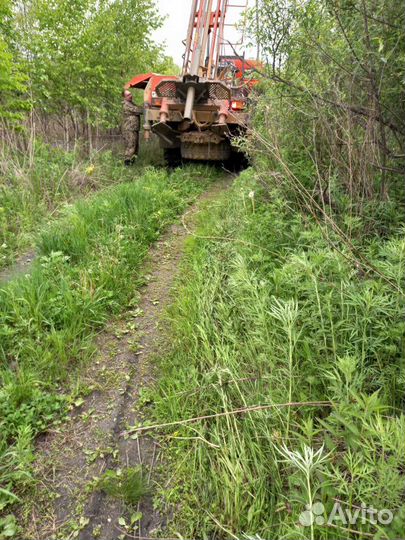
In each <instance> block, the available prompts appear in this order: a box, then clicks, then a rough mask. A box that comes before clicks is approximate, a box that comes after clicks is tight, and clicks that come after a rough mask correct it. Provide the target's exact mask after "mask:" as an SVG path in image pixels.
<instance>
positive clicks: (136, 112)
mask: <svg viewBox="0 0 405 540" xmlns="http://www.w3.org/2000/svg"><path fill="white" fill-rule="evenodd" d="M123 98H124V102H123V112H124V121H123V125H122V134H123V137H124V141H125V165H132V163H133V162H134V160H135V159H136V158H137V157H138V151H139V131H140V128H141V120H140V116H141V114H142V109H140V108H139V107H137V106H136V105H135V104H134V103H133V102H132V94H131V92H130V91H129V90H125V91H124V92H123Z"/></svg>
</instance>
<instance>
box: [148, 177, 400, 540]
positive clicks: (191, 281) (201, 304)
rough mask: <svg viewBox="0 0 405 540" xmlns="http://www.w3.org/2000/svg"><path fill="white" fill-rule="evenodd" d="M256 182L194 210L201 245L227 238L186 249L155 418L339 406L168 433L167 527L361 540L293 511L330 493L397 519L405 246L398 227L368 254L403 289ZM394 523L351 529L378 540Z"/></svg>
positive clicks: (242, 183)
mask: <svg viewBox="0 0 405 540" xmlns="http://www.w3.org/2000/svg"><path fill="white" fill-rule="evenodd" d="M262 186H263V184H262V183H261V182H260V183H259V182H258V181H257V177H256V176H255V174H254V173H253V171H247V172H245V173H244V174H243V175H242V178H241V179H240V180H239V181H237V182H236V184H235V186H234V187H233V189H232V191H231V193H230V195H229V196H228V197H226V198H224V200H223V201H222V203H221V204H219V205H217V207H216V208H213V207H210V208H209V210H208V211H206V212H204V213H203V214H202V215H201V216H200V221H199V223H200V228H199V231H198V234H199V235H202V236H203V237H209V238H213V239H215V238H216V237H217V238H221V239H223V238H228V239H229V240H228V241H226V242H224V241H223V240H221V241H220V240H218V241H215V240H213V241H211V242H209V241H208V242H207V241H204V240H199V239H198V237H197V239H193V240H192V241H190V244H189V252H188V258H187V261H186V263H185V267H184V271H183V276H184V277H183V278H182V279H181V280H180V283H179V288H178V292H177V298H178V301H177V302H176V304H175V305H174V306H173V308H172V310H171V313H170V319H171V321H172V326H171V335H173V336H174V338H173V348H172V351H171V353H170V354H169V355H167V356H164V357H163V358H162V361H161V370H162V377H161V379H160V381H159V385H157V386H156V390H155V395H154V396H153V401H154V402H155V415H156V420H157V422H158V423H163V422H175V421H177V420H180V419H186V418H195V417H201V416H205V415H212V414H216V413H223V412H229V411H233V410H238V409H241V408H244V407H249V406H255V405H274V404H283V403H286V402H300V403H306V402H313V401H315V402H321V401H324V400H327V401H329V400H330V402H331V403H333V405H332V406H321V404H319V406H315V407H307V406H305V405H302V406H300V407H277V406H276V407H274V408H273V409H269V410H267V411H266V410H264V411H259V412H254V413H245V414H239V415H232V416H226V417H218V418H214V419H211V420H201V421H199V422H195V423H193V424H192V425H189V426H178V425H177V426H174V427H173V428H168V430H167V431H168V433H170V441H171V442H170V446H169V455H170V458H171V459H173V460H174V464H173V466H172V470H173V471H174V473H173V474H174V475H175V476H174V479H173V482H172V483H171V486H169V488H168V490H167V492H166V493H165V497H166V498H167V499H168V500H169V502H170V503H173V504H174V505H177V504H180V508H181V511H180V512H178V513H176V515H175V517H174V522H173V524H172V525H171V528H172V531H177V532H178V533H180V534H182V535H184V536H185V537H196V536H198V537H199V538H212V537H213V536H216V535H218V536H219V537H222V536H224V537H227V538H228V537H231V536H232V537H233V536H237V537H243V535H244V534H246V535H247V536H252V537H253V536H254V535H259V537H261V538H270V537H271V538H289V539H291V540H292V539H294V540H296V539H297V538H310V537H312V538H316V539H317V540H324V539H325V540H329V539H332V538H336V532H338V533H339V534H343V535H344V537H345V538H352V537H353V538H357V533H353V534H352V535H351V533H350V532H348V531H347V530H339V529H332V528H328V527H322V526H320V525H318V524H314V525H313V527H312V529H311V527H309V528H308V529H303V528H302V527H301V526H300V525H299V516H300V514H301V513H302V512H303V511H304V510H305V506H306V505H307V504H311V503H312V502H315V501H322V503H323V504H324V506H325V509H326V513H328V512H330V511H331V510H332V507H333V504H334V499H339V500H342V501H343V503H344V504H345V505H347V507H348V508H351V509H354V508H355V507H356V506H360V505H361V503H364V504H366V505H367V506H373V507H376V508H379V509H382V508H389V509H391V510H392V511H393V512H394V513H395V514H396V515H398V516H399V515H400V508H401V506H402V500H401V494H403V490H404V488H405V481H404V477H403V467H404V456H405V452H404V443H403V440H405V437H404V430H405V417H404V416H403V415H401V414H400V411H401V410H402V408H403V405H404V382H405V377H404V369H403V368H404V366H403V363H402V362H401V359H403V357H404V335H405V325H404V320H403V309H404V300H403V296H399V295H398V292H397V290H396V289H395V285H397V286H398V287H403V286H404V278H405V274H404V265H403V260H404V255H405V242H404V239H403V236H402V235H400V234H397V233H395V234H393V235H392V236H391V238H390V239H389V240H381V239H378V240H376V241H375V242H374V243H373V246H372V249H371V248H370V249H369V252H368V256H369V257H370V260H371V261H372V263H373V264H374V265H375V266H376V267H378V268H382V265H383V267H384V271H385V272H387V275H390V276H393V279H394V286H393V285H390V284H388V283H387V282H386V281H384V279H382V278H381V277H380V276H376V275H375V274H374V275H373V274H370V275H364V274H362V273H361V272H359V271H358V268H357V267H356V264H355V263H352V262H350V259H348V258H347V253H345V252H343V253H340V252H339V251H335V250H334V249H333V247H332V245H331V243H329V242H333V238H331V237H328V236H326V235H325V234H324V231H323V230H322V229H321V228H320V227H319V225H318V224H317V223H316V222H315V221H314V220H311V219H310V218H308V216H305V215H301V214H300V213H298V212H296V211H294V209H293V208H291V205H290V204H289V203H288V202H287V201H286V200H285V199H283V198H281V197H278V196H277V193H276V192H274V191H273V192H271V193H269V192H268V191H267V190H266V189H263V187H262ZM252 195H254V197H253V200H254V201H255V203H254V204H251V201H252ZM328 240H329V241H328ZM394 276H395V277H394ZM185 456H190V459H184V457H185ZM191 456H192V457H191ZM201 508H205V509H207V512H201ZM337 525H338V526H339V525H340V523H339V522H338V523H337ZM396 527H397V525H395V524H394V523H393V524H392V525H386V526H383V527H382V531H381V530H380V529H379V528H378V526H373V525H372V524H371V523H369V522H366V523H360V522H358V523H356V525H355V526H354V527H352V528H354V529H356V530H357V531H358V533H359V534H361V533H365V534H373V535H374V534H376V535H379V534H381V538H383V537H385V536H384V535H386V536H388V537H390V536H391V535H393V534H394V533H395V530H396ZM343 529H344V526H343Z"/></svg>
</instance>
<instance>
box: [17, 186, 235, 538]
mask: <svg viewBox="0 0 405 540" xmlns="http://www.w3.org/2000/svg"><path fill="white" fill-rule="evenodd" d="M230 183H231V178H230V177H226V178H224V179H223V180H221V181H218V182H216V184H215V185H213V186H212V187H211V188H210V189H209V190H208V191H207V192H206V193H205V194H204V195H203V196H201V197H200V199H199V200H198V201H197V203H196V204H195V205H194V206H193V207H192V208H191V209H189V210H188V211H187V213H186V215H187V228H185V227H184V225H183V224H175V225H173V226H171V227H170V229H169V230H168V231H167V232H166V233H165V234H164V235H163V236H162V237H161V239H160V240H159V241H158V242H157V243H156V244H155V245H154V246H153V247H152V248H151V250H150V253H149V256H148V259H147V261H146V263H145V267H144V275H145V281H146V284H145V285H144V286H143V288H142V289H141V290H140V291H139V303H137V305H136V307H134V308H133V309H131V310H129V311H128V312H127V313H125V314H123V316H122V318H121V319H120V320H119V321H114V322H112V323H111V324H110V325H109V326H108V327H107V329H106V330H105V331H103V333H102V334H100V335H99V336H98V338H97V340H96V348H97V352H96V355H95V356H94V359H93V362H92V363H91V366H90V367H89V368H88V370H87V372H86V373H85V375H84V377H83V379H82V381H83V384H84V385H85V386H87V388H88V389H89V392H90V393H89V395H88V397H87V398H84V399H83V400H79V401H78V402H77V403H76V407H75V408H74V410H73V411H72V413H71V416H70V419H69V421H68V422H67V423H66V424H64V425H63V426H61V427H60V428H59V429H57V430H55V431H53V432H50V433H48V434H47V435H46V436H44V437H43V438H42V439H41V440H40V441H39V442H38V446H37V455H38V456H39V457H38V459H37V461H36V464H35V469H36V471H35V473H36V474H35V476H36V478H38V485H37V487H36V493H35V496H34V500H30V501H29V502H28V503H27V504H26V506H25V507H24V510H23V514H24V515H23V516H21V517H22V520H23V521H25V523H26V530H25V535H24V538H27V539H35V540H44V539H45V538H46V539H51V538H55V539H59V538H63V539H65V540H66V539H68V538H78V539H79V540H91V539H100V540H112V539H115V538H120V537H121V538H138V539H139V538H150V537H155V538H156V537H157V538H163V537H164V529H165V525H166V522H167V519H169V518H170V516H168V515H167V513H169V511H167V510H166V511H159V510H158V509H156V508H155V506H156V504H155V503H156V501H154V497H153V485H154V484H156V482H158V481H159V482H160V480H161V479H160V478H159V475H160V474H161V473H158V471H159V470H161V469H162V467H161V466H160V464H161V459H162V453H161V448H160V446H159V443H158V441H157V440H156V439H154V438H153V436H152V435H147V434H145V435H143V436H140V437H135V436H134V437H132V436H131V433H130V429H129V428H130V427H131V426H135V425H137V424H138V425H139V423H142V422H143V421H144V419H145V418H144V415H145V407H142V405H143V390H144V389H145V388H148V387H149V386H150V385H152V384H153V383H155V380H156V377H158V373H157V369H156V365H155V360H156V357H157V355H159V354H160V355H161V353H162V351H164V349H165V347H166V346H167V340H168V338H169V336H168V334H167V332H165V329H164V323H163V318H162V316H163V314H164V313H165V311H166V309H167V307H168V306H169V305H170V303H171V300H172V289H173V286H174V283H175V280H176V277H177V276H178V272H179V264H180V262H181V259H182V257H183V254H184V248H185V241H186V239H187V237H188V236H189V235H190V234H192V232H193V227H194V224H193V223H194V219H195V216H196V214H197V213H198V211H199V210H200V209H201V207H202V206H203V205H210V204H215V200H216V199H217V198H218V196H219V194H220V193H221V192H222V191H224V190H225V189H226V188H227V187H228V186H229V185H230ZM183 222H184V220H183ZM146 411H147V408H146ZM146 414H147V413H146ZM138 466H141V468H142V474H143V476H144V481H145V482H147V483H148V485H149V486H151V493H150V494H149V495H147V496H145V497H143V498H142V499H141V502H140V503H139V505H138V508H137V509H134V511H138V512H140V513H142V517H141V519H140V520H137V521H136V525H135V527H129V526H128V516H129V514H128V511H127V510H128V509H126V508H125V504H124V503H123V502H122V501H120V500H118V499H115V498H112V497H110V496H108V495H106V494H105V493H104V492H102V491H100V490H99V489H96V488H94V486H95V481H94V479H95V478H99V477H100V476H101V475H103V473H105V471H107V470H119V469H124V468H125V467H138ZM168 474H169V473H168ZM163 481H164V479H163ZM158 506H159V508H165V505H164V501H161V504H158ZM138 516H140V514H138ZM124 519H125V523H124Z"/></svg>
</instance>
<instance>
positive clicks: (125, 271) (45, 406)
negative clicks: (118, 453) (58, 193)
mask: <svg viewBox="0 0 405 540" xmlns="http://www.w3.org/2000/svg"><path fill="white" fill-rule="evenodd" d="M216 176H217V173H216V172H215V171H212V170H211V169H209V168H206V167H195V168H190V169H184V170H179V171H176V172H174V173H172V174H168V173H167V172H166V171H164V170H156V169H153V168H149V169H147V170H145V171H144V174H143V176H142V177H141V178H139V179H138V181H136V182H131V183H126V184H119V185H116V186H114V187H110V188H108V189H106V190H104V191H101V192H99V193H97V194H95V195H93V196H92V197H90V198H88V199H87V200H84V201H80V202H78V203H76V205H73V206H71V207H69V208H67V209H66V210H65V211H64V213H63V216H62V217H61V218H60V220H56V221H53V222H52V223H49V225H48V226H47V227H46V229H45V230H44V231H43V232H42V234H41V235H39V238H38V246H37V250H38V252H39V255H38V258H37V260H36V262H35V263H34V266H33V269H32V272H31V273H30V275H27V276H24V277H21V278H19V279H16V280H14V281H11V282H9V283H8V284H7V285H4V286H3V288H1V289H0V383H1V384H0V461H1V465H0V487H1V489H0V509H1V510H3V509H4V510H5V509H6V508H8V506H9V505H11V504H13V503H14V502H16V501H17V500H18V494H19V493H21V492H22V491H23V490H25V489H26V487H27V486H28V485H30V483H32V478H31V473H32V471H31V463H32V459H33V441H34V439H35V436H36V435H37V434H39V433H42V432H44V431H46V430H47V429H48V428H49V426H50V425H52V424H53V423H54V422H59V421H60V419H61V418H62V419H63V417H64V416H65V415H66V413H67V408H68V405H69V402H70V399H71V397H70V396H71V394H74V393H75V392H76V388H77V387H78V386H79V385H78V383H77V378H79V377H80V368H81V367H82V366H83V365H84V363H86V362H88V361H89V359H90V358H91V357H92V355H93V352H94V348H93V346H92V338H93V336H94V333H95V332H96V331H97V330H99V329H100V328H102V327H103V325H104V324H105V323H106V321H107V320H108V319H110V318H111V317H113V316H114V315H116V314H119V313H120V312H121V311H122V310H123V309H124V308H125V307H129V306H131V308H134V307H135V306H136V302H137V301H138V299H139V294H138V292H137V288H138V287H139V286H140V285H141V284H142V283H143V280H142V277H141V272H140V267H141V264H142V261H143V259H144V257H145V254H146V253H147V251H148V248H149V246H150V244H151V243H152V242H154V241H155V240H156V238H157V237H158V236H159V234H160V233H161V232H162V230H163V229H164V228H165V227H166V226H167V225H168V224H169V223H171V222H173V221H174V220H175V219H176V216H178V214H179V213H181V212H182V211H183V210H184V208H185V207H186V206H187V204H189V203H190V202H191V201H193V200H194V199H195V198H196V196H197V195H198V194H199V193H201V191H202V190H204V189H205V188H206V186H207V185H208V184H209V182H211V181H212V180H213V179H215V177H216Z"/></svg>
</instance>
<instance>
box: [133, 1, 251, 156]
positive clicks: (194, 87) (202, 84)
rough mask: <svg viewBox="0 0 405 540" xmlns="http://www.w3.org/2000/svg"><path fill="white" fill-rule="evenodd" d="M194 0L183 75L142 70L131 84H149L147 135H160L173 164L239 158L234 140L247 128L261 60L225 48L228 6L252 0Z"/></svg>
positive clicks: (146, 94)
mask: <svg viewBox="0 0 405 540" xmlns="http://www.w3.org/2000/svg"><path fill="white" fill-rule="evenodd" d="M191 1H192V9H191V15H190V22H189V30H188V34H187V38H186V40H185V42H184V45H185V47H186V51H185V54H184V57H183V58H184V63H183V69H182V75H181V76H180V77H175V76H164V75H158V74H155V73H148V74H143V75H138V76H136V77H134V78H133V79H132V80H131V81H130V82H129V83H128V84H127V85H126V88H138V89H139V88H140V89H144V107H145V122H144V132H145V137H146V138H149V136H150V133H151V132H152V133H155V134H156V135H157V136H158V137H159V140H160V144H161V146H162V148H163V149H164V152H165V157H166V160H167V161H168V163H169V164H177V163H179V162H181V160H184V159H186V160H204V161H227V160H229V159H234V160H237V159H240V155H239V153H238V151H237V149H236V148H234V147H233V145H232V141H233V139H234V138H235V137H237V136H238V135H241V134H243V133H245V132H246V129H247V126H248V123H249V116H248V113H247V104H248V100H249V94H250V92H251V91H252V88H253V87H254V86H255V85H256V84H257V82H258V80H257V76H255V73H256V70H257V68H258V67H260V64H259V63H258V62H257V61H255V60H245V59H244V58H243V57H240V56H237V55H234V54H232V55H229V54H226V47H227V45H228V42H227V41H226V40H225V38H224V30H225V27H226V23H225V20H226V15H227V13H228V12H229V10H230V9H231V8H236V7H237V8H245V7H247V6H246V4H247V2H246V3H245V4H243V5H234V4H231V3H230V2H229V0H191ZM214 2H216V7H215V6H214ZM232 49H233V51H232V52H234V48H233V47H232Z"/></svg>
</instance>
